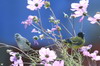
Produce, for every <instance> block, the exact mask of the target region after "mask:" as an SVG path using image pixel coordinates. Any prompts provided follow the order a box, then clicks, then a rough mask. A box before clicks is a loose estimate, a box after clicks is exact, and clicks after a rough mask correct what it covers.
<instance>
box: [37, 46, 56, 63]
mask: <svg viewBox="0 0 100 66" xmlns="http://www.w3.org/2000/svg"><path fill="white" fill-rule="evenodd" d="M39 54H40V57H39V58H40V59H41V60H45V61H46V62H49V61H53V60H54V59H56V57H57V56H56V54H55V52H54V51H53V50H50V49H49V48H44V47H43V48H41V49H40V50H39Z"/></svg>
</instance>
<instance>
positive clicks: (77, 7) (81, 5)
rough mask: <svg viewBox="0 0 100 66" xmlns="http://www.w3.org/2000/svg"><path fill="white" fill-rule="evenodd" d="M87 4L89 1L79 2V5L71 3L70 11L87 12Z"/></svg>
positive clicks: (82, 0) (81, 0)
mask: <svg viewBox="0 0 100 66" xmlns="http://www.w3.org/2000/svg"><path fill="white" fill-rule="evenodd" d="M88 3H89V0H80V2H79V3H72V4H71V8H72V9H71V10H72V11H83V12H84V11H86V10H87V7H88V5H89V4H88Z"/></svg>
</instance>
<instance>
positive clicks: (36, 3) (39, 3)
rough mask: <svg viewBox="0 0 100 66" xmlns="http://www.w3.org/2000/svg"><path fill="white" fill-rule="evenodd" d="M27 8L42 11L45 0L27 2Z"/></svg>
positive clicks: (29, 0)
mask: <svg viewBox="0 0 100 66" xmlns="http://www.w3.org/2000/svg"><path fill="white" fill-rule="evenodd" d="M27 1H28V2H27V3H28V5H27V8H28V9H30V10H32V11H34V10H38V9H40V8H41V7H42V6H43V5H44V1H43V0H27Z"/></svg>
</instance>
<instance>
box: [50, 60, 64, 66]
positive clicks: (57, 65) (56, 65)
mask: <svg viewBox="0 0 100 66" xmlns="http://www.w3.org/2000/svg"><path fill="white" fill-rule="evenodd" d="M52 66H64V61H63V60H62V61H55V62H54V63H53V65H52Z"/></svg>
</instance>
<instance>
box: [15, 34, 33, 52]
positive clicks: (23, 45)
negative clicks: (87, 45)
mask: <svg viewBox="0 0 100 66" xmlns="http://www.w3.org/2000/svg"><path fill="white" fill-rule="evenodd" d="M15 40H16V42H17V45H18V47H19V48H20V49H21V50H23V51H30V50H32V48H31V47H30V46H31V43H30V42H29V41H28V40H27V39H26V38H25V37H23V36H21V34H19V33H16V34H15Z"/></svg>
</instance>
